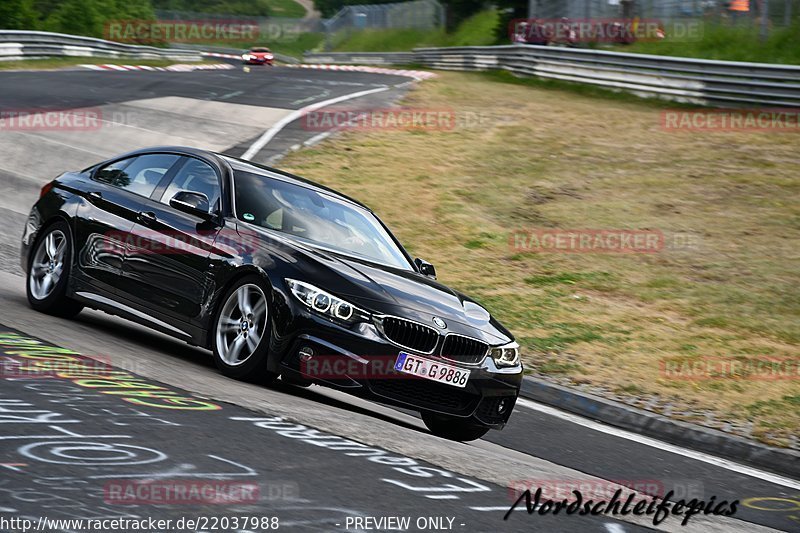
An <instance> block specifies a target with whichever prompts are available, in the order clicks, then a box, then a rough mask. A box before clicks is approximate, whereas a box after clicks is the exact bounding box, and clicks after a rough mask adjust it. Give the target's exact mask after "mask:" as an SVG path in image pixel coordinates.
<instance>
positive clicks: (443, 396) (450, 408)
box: [370, 377, 479, 413]
mask: <svg viewBox="0 0 800 533" xmlns="http://www.w3.org/2000/svg"><path fill="white" fill-rule="evenodd" d="M370 388H371V389H372V392H374V393H375V394H377V395H379V396H384V397H386V398H390V399H392V400H397V401H401V402H403V403H407V404H411V405H415V406H417V407H423V408H424V407H427V408H430V409H435V410H444V411H447V412H451V413H460V412H462V411H465V410H468V409H469V410H471V408H474V405H475V403H476V402H477V400H478V399H479V397H478V396H476V395H474V394H470V393H468V392H467V391H465V390H464V389H459V388H456V387H452V386H450V385H442V384H441V383H436V382H434V381H430V380H427V379H421V378H415V377H409V379H380V380H372V381H370Z"/></svg>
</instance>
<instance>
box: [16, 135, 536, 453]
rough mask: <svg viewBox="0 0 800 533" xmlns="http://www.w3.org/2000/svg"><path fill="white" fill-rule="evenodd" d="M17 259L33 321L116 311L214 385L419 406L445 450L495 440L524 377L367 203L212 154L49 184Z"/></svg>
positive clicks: (502, 335) (137, 156) (97, 170)
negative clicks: (227, 381) (182, 346)
mask: <svg viewBox="0 0 800 533" xmlns="http://www.w3.org/2000/svg"><path fill="white" fill-rule="evenodd" d="M21 255H22V258H21V261H22V267H23V268H24V270H25V271H26V273H27V294H28V300H29V302H30V305H31V306H32V307H33V308H34V309H37V310H39V311H42V312H45V313H50V314H55V315H59V316H63V317H71V316H74V315H75V314H77V313H79V312H80V311H81V309H82V308H83V307H84V306H87V307H90V308H94V309H100V310H103V311H105V312H108V313H112V314H116V315H120V316H123V317H125V318H128V319H131V320H134V321H136V322H138V323H141V324H144V325H147V326H150V327H152V328H155V329H157V330H159V331H162V332H164V333H167V334H170V335H173V336H175V337H178V338H180V339H183V340H185V341H186V342H188V343H191V344H193V345H197V346H202V347H205V348H208V349H210V350H212V352H213V357H214V361H215V362H216V365H217V366H218V367H219V369H220V370H221V371H222V372H223V373H224V374H226V375H228V376H231V377H234V378H239V379H247V380H258V381H265V382H269V381H271V380H274V379H276V378H277V377H278V376H280V378H281V380H283V381H286V382H289V383H292V384H295V385H300V386H305V385H309V384H311V383H316V384H320V385H326V386H330V387H335V388H338V389H340V390H344V391H347V392H350V393H352V394H356V395H360V396H364V397H367V398H371V399H374V400H377V401H380V402H383V403H387V404H392V405H397V406H402V407H405V408H410V409H415V410H418V411H420V413H421V414H422V418H423V420H424V422H425V424H426V425H427V426H428V428H429V429H430V430H431V432H432V433H434V434H436V435H439V436H442V437H445V438H449V439H454V440H473V439H477V438H479V437H481V436H482V435H484V434H485V433H486V432H487V431H488V430H489V429H492V428H494V429H500V428H502V427H503V425H504V424H505V423H506V422H507V420H508V417H509V416H510V414H511V412H512V410H513V407H514V404H515V402H516V399H517V395H518V392H519V388H520V384H521V381H522V366H521V364H520V360H519V353H518V346H517V344H516V343H515V342H514V338H513V337H512V335H511V334H510V333H509V332H508V331H507V330H506V329H505V328H504V327H503V326H502V325H501V324H499V323H498V322H497V321H496V320H494V319H493V318H492V317H491V315H490V314H489V312H488V311H486V309H484V308H483V307H481V306H480V305H479V304H478V303H476V302H475V301H473V300H471V299H470V298H468V297H467V296H465V295H463V294H461V293H459V292H456V291H454V290H452V289H449V288H447V287H445V286H444V285H442V284H440V283H437V282H436V281H435V279H436V275H435V271H434V268H433V266H432V265H431V264H430V263H428V262H426V261H423V260H421V259H412V258H411V257H410V256H409V255H408V253H407V252H406V251H405V249H404V248H403V247H402V246H401V245H400V243H399V242H398V240H397V239H396V238H395V237H394V236H393V235H392V233H391V232H390V231H389V230H388V229H387V228H386V226H385V225H384V224H383V223H382V222H381V221H380V219H378V218H377V217H376V216H375V214H374V213H372V211H370V210H369V209H368V208H367V207H365V206H364V205H362V204H361V203H359V202H357V201H355V200H353V199H351V198H348V197H346V196H344V195H342V194H339V193H337V192H335V191H333V190H331V189H328V188H326V187H323V186H321V185H317V184H315V183H312V182H310V181H307V180H305V179H303V178H300V177H298V176H294V175H291V174H288V173H285V172H282V171H279V170H276V169H273V168H268V167H264V166H261V165H256V164H253V163H250V162H247V161H243V160H240V159H236V158H233V157H229V156H226V155H222V154H218V153H212V152H208V151H204V150H197V149H192V148H181V147H159V148H151V149H145V150H138V151H135V152H131V153H128V154H124V155H121V156H118V157H115V158H113V159H110V160H107V161H103V162H101V163H99V164H97V165H94V166H92V167H90V168H87V169H85V170H83V171H81V172H67V173H65V174H62V175H61V176H59V177H58V178H56V179H55V180H53V181H52V182H50V183H48V184H46V185H45V186H44V187H43V188H42V191H41V196H40V198H39V200H38V201H37V202H36V204H35V205H34V206H33V209H32V210H31V213H30V215H29V217H28V220H27V224H26V228H25V232H24V235H23V238H22V254H21Z"/></svg>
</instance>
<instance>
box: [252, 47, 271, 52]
mask: <svg viewBox="0 0 800 533" xmlns="http://www.w3.org/2000/svg"><path fill="white" fill-rule="evenodd" d="M250 51H251V52H269V48H251V49H250Z"/></svg>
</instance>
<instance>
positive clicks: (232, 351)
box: [212, 276, 278, 383]
mask: <svg viewBox="0 0 800 533" xmlns="http://www.w3.org/2000/svg"><path fill="white" fill-rule="evenodd" d="M267 294H269V291H268V290H267V289H266V284H265V283H264V282H263V281H262V280H261V278H260V277H259V276H248V277H246V278H242V279H241V280H239V281H238V282H236V283H235V284H234V285H233V287H231V288H230V289H229V290H228V292H227V293H226V294H225V296H224V298H223V299H222V302H223V304H222V306H221V307H220V309H219V311H218V312H217V315H216V319H215V320H214V329H213V331H212V334H213V351H214V362H215V363H216V365H217V368H219V369H220V370H221V371H222V373H223V374H225V375H226V376H229V377H232V378H236V379H242V380H246V381H256V382H262V383H271V382H272V381H274V380H275V379H276V378H277V377H278V375H277V374H275V373H274V372H268V371H267V359H268V355H269V344H270V336H271V332H272V328H271V323H272V322H271V317H270V312H269V301H268V300H267Z"/></svg>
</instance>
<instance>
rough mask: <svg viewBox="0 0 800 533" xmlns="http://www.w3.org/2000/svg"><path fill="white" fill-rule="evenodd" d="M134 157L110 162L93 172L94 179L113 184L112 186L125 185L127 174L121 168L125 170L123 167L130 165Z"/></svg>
mask: <svg viewBox="0 0 800 533" xmlns="http://www.w3.org/2000/svg"><path fill="white" fill-rule="evenodd" d="M134 159H136V158H135V157H131V158H129V159H123V160H121V161H117V162H116V163H111V164H110V165H107V166H105V167H103V168H101V169H100V170H98V171H97V172H95V173H94V179H96V180H97V181H102V182H103V183H107V184H109V185H113V186H114V187H125V185H127V175H126V174H125V172H123V170H125V167H127V166H128V165H130V164H131V163H132V162H133V160H134Z"/></svg>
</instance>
